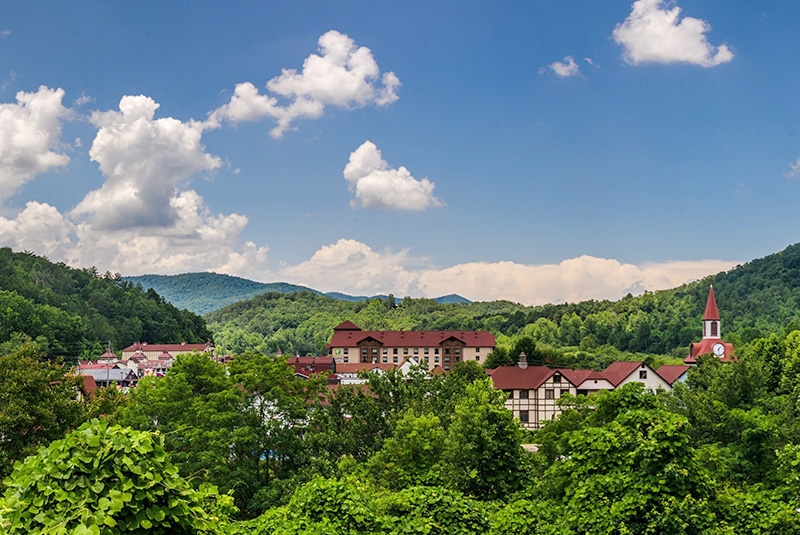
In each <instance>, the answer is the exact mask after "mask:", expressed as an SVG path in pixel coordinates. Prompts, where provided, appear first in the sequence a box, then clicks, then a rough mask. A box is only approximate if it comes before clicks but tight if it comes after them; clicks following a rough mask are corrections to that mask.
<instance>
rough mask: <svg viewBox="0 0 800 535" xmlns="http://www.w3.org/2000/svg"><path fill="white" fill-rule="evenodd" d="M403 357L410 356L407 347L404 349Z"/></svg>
mask: <svg viewBox="0 0 800 535" xmlns="http://www.w3.org/2000/svg"><path fill="white" fill-rule="evenodd" d="M403 355H408V348H407V347H405V348H403Z"/></svg>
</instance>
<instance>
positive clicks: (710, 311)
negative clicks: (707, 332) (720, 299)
mask: <svg viewBox="0 0 800 535" xmlns="http://www.w3.org/2000/svg"><path fill="white" fill-rule="evenodd" d="M705 320H719V311H718V310H717V300H716V299H714V286H710V287H709V288H708V301H706V311H705V312H704V313H703V321H705Z"/></svg>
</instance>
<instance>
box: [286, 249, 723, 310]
mask: <svg viewBox="0 0 800 535" xmlns="http://www.w3.org/2000/svg"><path fill="white" fill-rule="evenodd" d="M420 263H421V261H420V259H415V258H412V257H411V256H410V255H409V252H408V250H403V251H400V252H399V253H393V252H391V251H383V252H380V251H375V250H373V249H372V248H370V247H369V246H368V245H366V244H364V243H361V242H358V241H356V240H346V239H342V240H339V241H338V242H336V243H334V244H331V245H326V246H324V247H322V248H321V249H320V250H319V251H317V252H316V253H314V255H313V256H312V257H311V259H310V260H307V261H304V262H301V263H300V264H297V265H294V266H288V267H284V268H282V269H281V270H279V271H278V272H277V273H276V274H275V275H276V276H277V277H278V278H280V280H288V281H290V282H295V283H297V284H305V285H308V286H311V287H312V288H317V289H320V290H324V291H333V290H336V291H343V292H347V293H351V294H360V295H365V294H366V295H375V294H380V293H394V294H395V295H402V296H405V295H411V296H415V297H439V296H442V295H448V294H451V293H456V294H459V295H462V296H464V297H467V298H468V299H472V300H476V301H491V300H495V299H508V300H510V301H515V302H520V303H523V304H527V305H536V304H543V303H560V302H578V301H583V300H587V299H612V300H613V299H620V298H621V297H623V296H625V295H626V294H627V293H629V292H632V293H634V294H636V293H641V292H642V291H644V290H650V291H654V290H662V289H666V288H673V287H676V286H680V285H681V284H684V283H687V282H689V281H692V280H696V279H699V278H702V277H705V276H706V275H710V274H713V273H718V272H720V271H725V270H728V269H731V268H732V267H734V266H735V265H736V264H737V262H732V261H725V260H696V261H673V262H646V263H643V264H640V265H634V264H627V263H622V262H619V261H618V260H614V259H607V258H597V257H593V256H587V255H584V256H580V257H577V258H571V259H567V260H564V261H562V262H560V263H558V264H543V265H530V264H520V263H516V262H493V263H489V262H473V263H466V264H458V265H455V266H451V267H445V268H430V267H414V266H419V265H420Z"/></svg>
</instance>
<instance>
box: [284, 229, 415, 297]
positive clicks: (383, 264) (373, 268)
mask: <svg viewBox="0 0 800 535" xmlns="http://www.w3.org/2000/svg"><path fill="white" fill-rule="evenodd" d="M410 262H412V260H411V259H410V258H409V256H408V251H407V250H403V251H400V252H399V253H392V252H391V251H384V252H377V251H374V250H372V248H370V247H369V246H368V245H366V244H364V243H361V242H358V241H356V240H348V239H341V240H339V241H338V242H336V243H333V244H330V245H325V246H323V247H322V248H320V249H319V250H318V251H317V252H316V253H314V255H313V256H312V257H311V258H310V259H309V260H306V261H304V262H301V263H299V264H296V265H294V266H288V267H285V268H283V269H281V270H280V271H279V272H278V276H279V277H280V278H281V280H287V281H290V282H295V283H297V284H304V285H308V286H310V287H312V288H314V289H319V290H322V291H339V292H345V293H351V294H356V295H375V294H378V293H382V292H387V293H388V292H394V293H396V294H398V295H419V288H418V285H417V276H416V275H415V274H413V273H411V272H409V271H408V270H407V269H406V268H405V267H404V266H403V265H404V264H407V263H410Z"/></svg>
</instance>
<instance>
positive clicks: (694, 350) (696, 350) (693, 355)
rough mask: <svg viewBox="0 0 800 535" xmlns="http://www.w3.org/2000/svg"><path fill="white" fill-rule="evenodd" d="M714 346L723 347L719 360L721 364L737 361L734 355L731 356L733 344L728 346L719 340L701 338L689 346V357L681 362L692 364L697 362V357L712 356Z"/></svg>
mask: <svg viewBox="0 0 800 535" xmlns="http://www.w3.org/2000/svg"><path fill="white" fill-rule="evenodd" d="M716 344H722V345H723V346H725V355H723V357H722V358H720V359H719V360H720V361H722V362H734V361H735V360H738V359H737V358H736V355H734V354H733V344H728V343H726V342H723V341H722V339H720V338H703V339H702V340H700V341H699V342H696V343H694V344H692V345H691V350H690V351H691V352H690V353H689V356H688V357H686V358H685V359H683V362H685V363H686V364H694V363H695V362H697V357H699V356H700V355H705V354H707V353H711V354H712V355H713V354H714V346H715V345H716Z"/></svg>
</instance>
